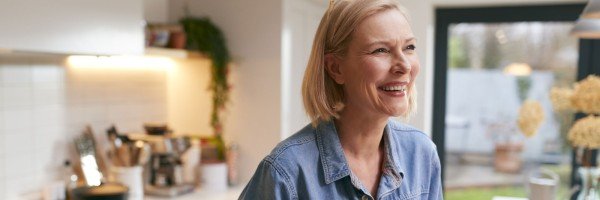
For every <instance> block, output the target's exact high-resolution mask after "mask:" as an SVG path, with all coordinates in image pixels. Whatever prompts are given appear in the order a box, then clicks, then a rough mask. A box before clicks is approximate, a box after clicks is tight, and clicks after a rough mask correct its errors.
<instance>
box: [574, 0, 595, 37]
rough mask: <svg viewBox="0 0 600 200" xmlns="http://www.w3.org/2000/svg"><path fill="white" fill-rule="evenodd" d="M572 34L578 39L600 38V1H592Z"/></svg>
mask: <svg viewBox="0 0 600 200" xmlns="http://www.w3.org/2000/svg"><path fill="white" fill-rule="evenodd" d="M571 34H572V35H573V36H575V37H578V38H584V39H598V38H600V0H590V1H589V2H588V4H587V5H586V6H585V9H584V10H583V13H581V16H580V17H579V19H578V20H577V22H576V23H575V27H573V30H571Z"/></svg>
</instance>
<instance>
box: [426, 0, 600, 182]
mask: <svg viewBox="0 0 600 200" xmlns="http://www.w3.org/2000/svg"><path fill="white" fill-rule="evenodd" d="M584 7H585V4H582V3H577V4H553V5H524V6H501V7H469V8H437V9H436V10H435V19H436V23H435V30H436V31H435V51H434V59H435V61H434V64H435V65H434V79H433V80H434V84H433V87H434V92H433V114H432V116H433V117H432V129H431V130H432V140H433V142H434V143H435V144H436V145H437V150H438V153H439V156H440V161H441V165H442V169H445V168H444V167H445V153H446V151H445V120H446V83H447V69H448V67H447V66H448V28H449V26H450V25H451V24H455V23H465V22H467V23H503V22H527V21H530V22H533V21H536V22H557V21H559V22H560V21H563V22H573V21H575V20H577V18H579V15H580V14H581V12H582V11H583V9H584ZM592 55H596V56H592ZM599 55H600V40H579V62H578V72H577V80H581V79H583V78H585V77H586V76H587V75H588V74H600V56H599ZM593 66H596V67H595V68H594V67H593ZM572 158H573V159H572V163H571V165H572V169H575V167H576V163H575V157H574V156H572ZM571 171H572V172H571V185H573V184H575V181H574V177H575V176H574V171H575V170H571ZM444 174H445V172H444V170H442V184H443V183H444Z"/></svg>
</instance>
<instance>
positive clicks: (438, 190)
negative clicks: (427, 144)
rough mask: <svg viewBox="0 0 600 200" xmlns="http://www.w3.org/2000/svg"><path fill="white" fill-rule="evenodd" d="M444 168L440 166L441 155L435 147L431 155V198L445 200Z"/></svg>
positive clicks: (432, 199)
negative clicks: (443, 186) (443, 185)
mask: <svg viewBox="0 0 600 200" xmlns="http://www.w3.org/2000/svg"><path fill="white" fill-rule="evenodd" d="M441 174H442V170H441V166H440V157H439V156H438V153H437V150H436V148H435V147H434V148H433V153H432V156H431V181H430V183H429V184H430V185H429V199H430V200H443V199H444V193H443V192H442V176H441Z"/></svg>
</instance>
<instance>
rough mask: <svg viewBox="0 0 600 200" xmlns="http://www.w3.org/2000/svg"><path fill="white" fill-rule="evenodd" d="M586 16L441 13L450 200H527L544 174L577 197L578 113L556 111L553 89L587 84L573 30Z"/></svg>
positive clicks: (444, 152) (508, 10)
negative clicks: (533, 181) (572, 139)
mask: <svg viewBox="0 0 600 200" xmlns="http://www.w3.org/2000/svg"><path fill="white" fill-rule="evenodd" d="M582 9H583V5H554V6H520V7H496V8H468V9H456V8H453V9H438V10H437V12H436V15H437V16H436V17H437V22H436V23H437V24H436V28H437V29H436V30H437V31H436V58H435V59H436V62H435V63H436V69H435V83H434V90H435V91H434V115H433V116H434V119H433V125H434V127H433V140H434V142H436V144H437V145H438V152H439V153H440V158H441V159H442V163H443V170H444V172H443V180H444V188H445V199H449V200H453V199H456V200H458V199H460V200H469V199H492V198H495V197H520V198H525V197H527V194H528V191H527V190H528V189H529V188H528V185H529V184H528V183H529V178H531V177H534V176H538V175H539V174H540V173H545V174H551V175H553V176H554V177H556V179H557V180H558V188H559V189H558V193H557V196H556V197H557V199H568V198H569V195H570V188H571V185H570V184H571V177H572V175H571V172H572V163H573V159H572V156H571V155H572V148H571V147H570V146H569V144H568V141H567V139H566V133H567V130H568V129H569V128H570V127H571V125H572V124H573V121H574V115H573V113H564V112H558V111H555V110H554V109H553V107H552V104H551V100H550V90H551V89H552V88H553V87H571V86H572V85H573V83H575V82H576V81H577V80H578V78H579V76H578V75H580V69H579V62H580V55H581V52H580V49H581V48H580V41H579V39H577V38H575V37H572V36H571V35H570V34H569V32H570V30H571V29H572V27H573V26H574V21H575V20H576V19H577V17H578V15H579V14H580V13H581V10H582ZM528 110H529V111H528ZM531 110H533V112H532V111H531ZM527 116H529V118H528V117H527Z"/></svg>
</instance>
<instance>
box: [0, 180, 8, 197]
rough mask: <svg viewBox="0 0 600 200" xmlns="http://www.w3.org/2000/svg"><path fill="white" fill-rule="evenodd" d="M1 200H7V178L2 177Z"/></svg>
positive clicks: (0, 182) (0, 184)
mask: <svg viewBox="0 0 600 200" xmlns="http://www.w3.org/2000/svg"><path fill="white" fill-rule="evenodd" d="M0 199H7V196H6V177H4V176H0Z"/></svg>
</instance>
